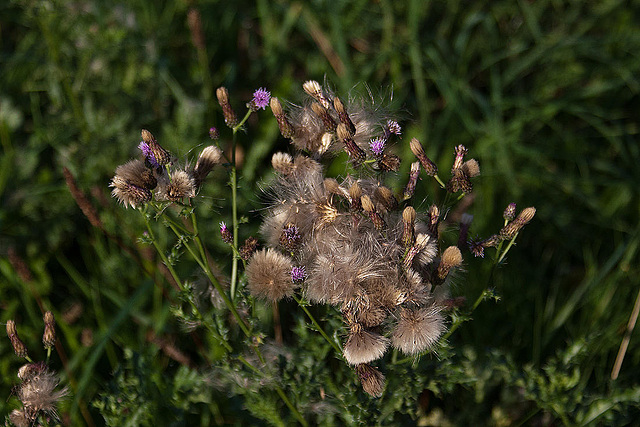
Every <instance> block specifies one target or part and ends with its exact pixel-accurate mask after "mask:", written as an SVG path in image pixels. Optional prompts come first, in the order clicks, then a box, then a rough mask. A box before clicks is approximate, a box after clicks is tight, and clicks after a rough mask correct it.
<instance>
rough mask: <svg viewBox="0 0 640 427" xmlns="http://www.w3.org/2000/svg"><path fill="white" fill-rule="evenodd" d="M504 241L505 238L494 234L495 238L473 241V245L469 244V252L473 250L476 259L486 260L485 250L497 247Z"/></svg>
mask: <svg viewBox="0 0 640 427" xmlns="http://www.w3.org/2000/svg"><path fill="white" fill-rule="evenodd" d="M503 240H504V239H503V238H501V237H500V236H498V235H497V234H494V235H493V236H491V237H489V238H488V239H485V240H480V241H472V242H471V243H469V250H471V253H472V254H473V255H474V256H475V257H480V258H484V250H485V248H493V247H496V246H498V244H499V243H500V242H501V241H503Z"/></svg>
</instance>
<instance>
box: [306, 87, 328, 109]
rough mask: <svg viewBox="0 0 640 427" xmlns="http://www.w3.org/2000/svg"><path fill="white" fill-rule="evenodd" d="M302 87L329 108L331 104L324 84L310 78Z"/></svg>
mask: <svg viewBox="0 0 640 427" xmlns="http://www.w3.org/2000/svg"><path fill="white" fill-rule="evenodd" d="M302 89H304V91H305V92H307V93H308V94H309V96H311V97H312V98H313V99H315V100H316V101H318V102H319V103H320V104H321V105H322V106H323V107H324V108H326V109H328V108H329V107H330V106H331V103H330V102H329V99H328V98H327V97H326V96H325V95H324V92H323V91H322V86H320V83H318V82H317V81H315V80H308V81H306V82H304V83H303V84H302Z"/></svg>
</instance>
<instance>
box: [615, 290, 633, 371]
mask: <svg viewBox="0 0 640 427" xmlns="http://www.w3.org/2000/svg"><path fill="white" fill-rule="evenodd" d="M639 313H640V290H639V291H638V295H637V296H636V302H635V304H634V306H633V310H632V311H631V315H630V316H629V321H628V322H627V330H626V331H625V332H624V338H622V342H621V343H620V349H618V355H617V356H616V361H615V363H614V365H613V369H612V371H611V379H612V380H614V381H615V380H616V379H618V375H619V374H620V369H621V368H622V360H623V359H624V355H625V354H626V352H627V347H628V346H629V341H631V332H633V328H635V326H636V322H637V321H638V314H639Z"/></svg>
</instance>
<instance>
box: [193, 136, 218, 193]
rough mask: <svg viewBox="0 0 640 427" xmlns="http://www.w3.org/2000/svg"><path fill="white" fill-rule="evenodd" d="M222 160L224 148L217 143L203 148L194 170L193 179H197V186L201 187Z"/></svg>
mask: <svg viewBox="0 0 640 427" xmlns="http://www.w3.org/2000/svg"><path fill="white" fill-rule="evenodd" d="M221 161H222V150H220V148H218V147H216V146H215V145H209V146H208V147H205V148H204V150H202V153H200V156H199V157H198V160H197V161H196V166H195V168H194V170H193V179H194V180H195V184H196V187H200V185H201V184H202V182H203V181H204V180H205V178H206V177H207V175H209V172H211V170H212V169H213V167H214V166H216V165H218V164H220V162H221Z"/></svg>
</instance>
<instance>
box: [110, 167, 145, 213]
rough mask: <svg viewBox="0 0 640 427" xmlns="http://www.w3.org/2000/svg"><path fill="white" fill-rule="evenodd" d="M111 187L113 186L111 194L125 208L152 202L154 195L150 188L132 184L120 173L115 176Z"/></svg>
mask: <svg viewBox="0 0 640 427" xmlns="http://www.w3.org/2000/svg"><path fill="white" fill-rule="evenodd" d="M109 187H113V190H111V196H112V197H115V198H116V199H117V200H118V202H120V203H122V205H124V207H125V208H126V207H129V206H131V207H132V208H134V209H135V208H137V207H138V206H141V205H143V204H145V203H147V202H150V201H151V199H152V197H153V195H152V194H151V191H150V190H148V189H146V188H143V187H138V186H137V185H134V184H131V183H129V182H128V181H127V180H125V179H124V178H122V177H121V176H119V175H116V176H114V177H113V179H112V180H111V183H110V184H109Z"/></svg>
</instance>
